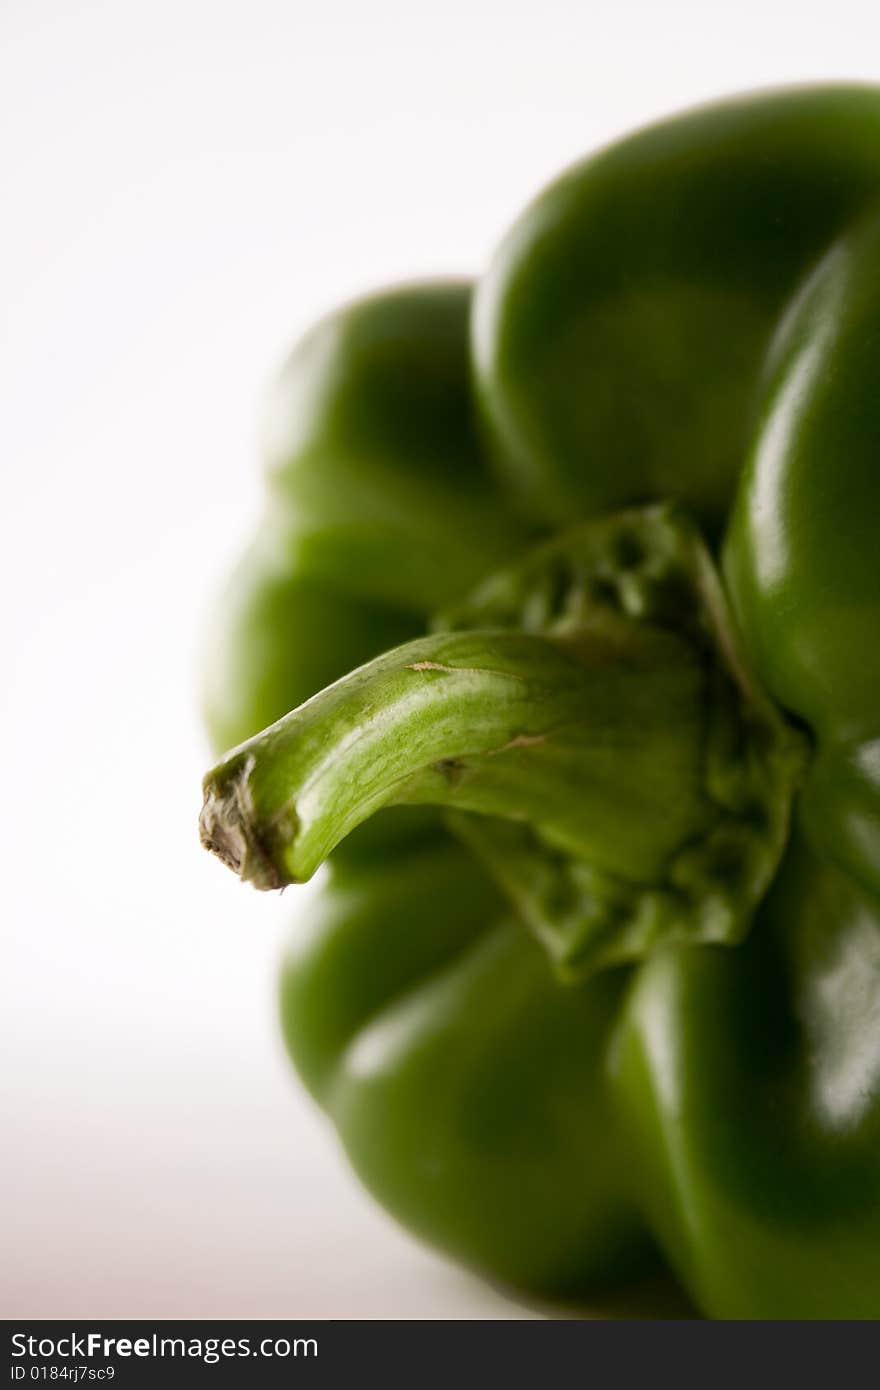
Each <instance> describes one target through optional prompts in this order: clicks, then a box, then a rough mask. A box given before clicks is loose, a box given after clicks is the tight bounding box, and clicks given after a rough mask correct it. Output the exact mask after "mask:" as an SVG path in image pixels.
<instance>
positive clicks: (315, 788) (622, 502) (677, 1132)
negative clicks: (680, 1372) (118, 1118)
mask: <svg viewBox="0 0 880 1390" xmlns="http://www.w3.org/2000/svg"><path fill="white" fill-rule="evenodd" d="M267 453H268V458H269V504H268V507H267V514H266V519H265V522H264V524H263V526H262V528H261V531H260V534H259V536H258V538H257V540H256V542H255V544H254V546H253V547H252V549H251V551H250V553H249V554H248V556H247V557H246V558H245V560H244V561H243V563H242V566H241V567H240V569H239V571H238V573H237V574H236V575H235V576H234V578H233V581H232V583H231V585H230V588H229V590H228V592H227V595H226V597H225V598H224V600H223V603H222V604H221V606H220V610H219V613H218V618H217V622H216V625H215V630H214V634H213V636H212V640H211V646H210V652H209V662H208V676H207V684H206V690H207V711H208V723H209V727H210V731H211V735H212V740H213V742H214V744H215V747H216V749H217V751H218V753H219V752H221V751H222V750H223V749H226V748H229V747H230V746H232V745H243V747H240V748H236V749H234V750H233V752H232V753H231V754H228V755H226V757H225V758H224V759H223V760H222V762H221V764H220V765H219V768H218V769H216V770H215V771H214V772H213V773H212V774H210V775H209V778H208V779H206V788H207V800H206V814H205V817H204V822H203V824H204V831H203V834H204V837H205V839H206V842H207V843H208V844H209V845H210V847H211V848H214V849H215V850H217V852H218V853H220V854H221V857H223V858H225V859H226V860H227V862H229V863H231V864H233V866H234V867H237V868H238V869H239V871H240V872H241V873H242V875H243V876H245V877H251V878H253V879H254V881H256V882H257V883H258V885H259V886H264V887H271V886H277V885H278V884H280V883H283V882H288V881H292V880H296V879H298V878H303V877H308V876H309V874H310V873H311V872H312V871H313V869H314V867H315V865H316V863H317V862H320V860H321V859H322V858H324V857H326V855H327V854H328V853H329V855H330V857H329V861H328V867H327V869H326V870H325V879H324V882H323V884H322V887H321V890H320V895H319V898H318V901H317V906H316V907H315V908H314V910H313V913H312V918H311V920H310V921H308V922H306V923H303V922H297V924H296V927H295V930H294V933H293V937H292V942H291V948H290V952H289V956H288V959H287V962H286V965H285V968H284V973H283V980H282V991H281V996H282V1019H283V1027H284V1035H285V1038H286V1041H287V1044H288V1047H289V1050H290V1053H291V1055H292V1057H293V1060H294V1062H295V1064H296V1066H297V1068H298V1070H299V1072H300V1074H301V1076H302V1078H303V1080H304V1081H305V1083H306V1085H307V1086H308V1088H309V1090H310V1091H311V1092H312V1094H313V1095H314V1096H315V1097H316V1099H317V1100H318V1102H319V1104H320V1105H321V1106H322V1107H323V1108H324V1109H325V1110H326V1111H327V1113H328V1114H329V1115H330V1117H331V1119H332V1120H333V1123H334V1124H335V1126H336V1127H337V1129H338V1131H339V1134H340V1137H341V1139H342V1142H343V1144H344V1145H345V1147H346V1150H347V1152H348V1154H349V1156H350V1158H351V1161H352V1163H353V1165H354V1167H355V1168H356V1170H357V1171H358V1173H359V1174H360V1176H361V1178H362V1179H363V1181H364V1182H365V1183H366V1185H367V1186H368V1187H369V1188H370V1189H371V1191H373V1192H374V1193H375V1194H376V1196H377V1197H378V1199H379V1200H380V1201H381V1202H382V1203H383V1204H384V1205H385V1206H386V1207H387V1208H388V1209H389V1210H390V1211H391V1212H393V1213H394V1214H395V1215H396V1216H397V1217H398V1218H399V1219H400V1220H401V1221H402V1222H404V1223H405V1224H406V1225H407V1226H408V1227H410V1228H411V1229H412V1230H414V1231H415V1232H417V1233H418V1234H419V1235H421V1236H422V1237H423V1238H425V1239H426V1240H428V1241H430V1242H432V1243H433V1244H435V1245H436V1246H438V1247H440V1248H441V1249H443V1250H445V1251H447V1252H449V1253H450V1254H451V1255H453V1256H454V1257H456V1258H458V1259H460V1260H462V1261H463V1262H465V1263H466V1264H468V1265H470V1266H472V1267H473V1268H476V1269H478V1270H480V1271H482V1272H483V1273H485V1274H486V1275H487V1276H488V1277H489V1278H491V1279H493V1280H494V1281H496V1282H499V1283H501V1284H504V1285H506V1286H510V1287H513V1288H516V1289H519V1290H522V1291H524V1292H526V1293H528V1294H530V1295H534V1296H541V1297H562V1298H566V1299H571V1298H584V1299H585V1300H587V1302H589V1300H590V1299H591V1298H593V1297H594V1296H595V1295H596V1293H597V1292H600V1291H602V1290H603V1289H606V1288H608V1287H610V1286H612V1285H614V1284H616V1283H619V1282H620V1281H625V1280H627V1279H629V1278H635V1277H637V1276H638V1275H640V1274H642V1273H643V1272H645V1271H646V1270H650V1269H651V1268H652V1267H653V1266H655V1265H656V1264H658V1263H663V1264H665V1265H666V1266H667V1267H669V1268H670V1269H671V1270H672V1271H673V1272H674V1273H675V1275H676V1276H677V1277H678V1279H679V1280H680V1281H681V1283H682V1284H683V1286H684V1288H685V1289H686V1290H687V1292H688V1294H689V1295H690V1297H691V1298H692V1299H693V1300H694V1303H695V1304H696V1306H697V1307H698V1308H699V1309H700V1310H701V1311H703V1312H704V1313H706V1314H707V1315H709V1316H713V1317H720V1318H875V1317H878V1316H880V544H878V540H880V89H874V88H864V87H828V88H814V89H804V90H794V91H783V92H779V93H771V94H758V95H756V96H752V97H748V98H740V99H736V100H733V101H728V102H724V103H720V104H718V105H716V106H714V107H709V108H705V109H702V110H698V111H695V112H691V113H686V114H685V115H684V116H680V117H676V118H673V119H672V120H669V121H667V122H664V123H661V124H659V125H657V126H654V127H652V128H650V129H649V130H646V131H644V132H640V133H638V134H636V135H635V136H632V137H630V138H628V139H626V140H624V141H622V142H621V143H619V144H616V145H612V146H611V147H610V148H609V149H607V150H605V151H603V152H601V153H600V154H598V155H596V156H594V157H593V158H591V159H589V160H587V161H586V162H584V163H583V164H582V165H579V166H578V167H576V168H575V169H573V170H571V171H570V172H569V173H567V174H566V175H564V176H563V178H562V179H560V180H559V181H558V182H557V183H556V184H554V185H553V186H551V187H550V188H549V189H548V190H547V191H546V192H545V193H543V194H541V195H540V196H539V197H538V198H537V199H536V201H535V202H534V203H533V204H532V205H531V206H530V207H529V208H528V209H527V210H526V212H525V213H524V214H523V216H522V218H521V219H520V220H519V221H518V222H517V223H516V224H515V226H514V227H513V229H512V231H511V232H510V233H509V234H508V236H507V238H506V239H505V240H504V241H503V243H502V245H501V247H500V249H499V251H498V253H497V255H496V257H495V259H494V261H493V263H492V264H491V266H490V268H489V270H488V272H487V273H486V275H485V276H484V277H483V278H482V279H481V280H480V281H479V282H478V283H477V284H476V286H475V287H473V288H472V287H471V286H468V285H465V284H461V283H454V282H437V283H435V284H429V285H423V286H412V287H405V288H402V289H397V290H390V291H387V292H384V293H382V294H380V295H377V296H375V297H373V298H371V299H368V300H364V301H362V302H360V303H357V304H354V305H352V306H349V307H347V308H344V309H343V310H341V311H340V312H338V313H337V314H335V315H333V316H331V317H330V318H329V319H327V320H326V321H325V322H324V323H322V324H321V325H319V326H318V327H317V328H316V329H315V330H313V332H312V333H311V334H310V335H308V336H307V338H306V339H305V340H304V341H303V343H302V344H301V345H300V347H299V348H298V349H297V351H296V352H295V353H294V355H293V357H292V358H291V359H290V361H289V363H288V365H287V367H286V368H285V370H284V372H283V373H282V376H281V379H280V381H279V383H278V385H277V387H276V391H275V394H274V397H273V400H272V402H271V404H270V424H269V427H268V430H267ZM670 504H671V505H670ZM698 532H699V533H701V534H702V537H703V538H704V540H705V541H706V543H707V546H708V551H709V552H711V554H712V555H713V556H714V560H715V562H716V564H717V572H715V571H713V564H712V562H711V561H709V560H708V559H707V558H706V557H705V556H704V554H703V552H702V549H701V547H700V544H699V542H698V540H696V539H695V536H696V535H697V533H698ZM719 576H720V577H719ZM683 595H684V597H683ZM707 614H710V617H711V620H710V618H707V616H706V615H707ZM438 615H441V616H440V619H439V621H438ZM429 631H433V634H434V635H433V636H428V637H425V636H423V634H425V633H426V632H429ZM400 644H404V645H403V646H401V645H400ZM388 652H390V655H388V656H382V655H381V654H382V653H388ZM365 662H366V663H369V664H368V665H366V666H363V667H362V670H361V671H358V672H356V673H355V675H354V676H350V677H348V676H346V673H347V672H349V671H351V670H352V669H353V668H355V667H358V666H360V665H361V663H365ZM343 676H346V679H345V680H343V681H340V684H339V685H337V686H334V687H333V689H332V690H330V691H325V692H324V694H321V695H318V696H317V698H316V699H314V700H312V701H311V703H310V704H309V705H306V706H305V707H304V708H302V709H297V708H296V707H297V706H300V705H302V702H303V701H304V700H308V699H310V697H312V696H315V695H316V692H318V691H321V690H323V689H324V687H326V686H328V685H329V684H330V683H331V682H334V681H337V680H339V678H341V677H343ZM582 703H583V704H584V705H585V707H588V712H587V714H586V715H585V717H584V720H583V722H580V721H579V719H578V718H577V715H576V711H577V710H579V709H580V707H581V704H582ZM423 706H424V708H423ZM290 711H293V713H291V714H289V712H290ZM377 711H378V713H377ZM573 711H574V712H575V713H573ZM274 721H280V722H279V723H274ZM267 725H272V726H273V727H272V728H270V729H269V730H268V732H267V733H266V734H262V735H260V734H259V731H260V730H263V729H264V728H265V727H266V726H267ZM585 730H586V732H585ZM664 730H668V731H669V733H668V736H667V734H666V733H664V732H663V731H664ZM469 739H470V742H469V741H468V740H469ZM327 750H329V753H328V751H327ZM713 750H714V751H713ZM707 769H708V771H707ZM744 769H745V770H744ZM391 805H393V806H394V809H387V808H388V807H389V806H391ZM383 808H385V809H383ZM373 813H375V814H373ZM581 822H583V834H582V835H581ZM349 831H351V832H352V833H350V834H349V833H348V832H349ZM340 841H341V842H340ZM337 842H340V843H339V844H338V848H336V844H337ZM331 851H332V852H331ZM530 929H531V930H530Z"/></svg>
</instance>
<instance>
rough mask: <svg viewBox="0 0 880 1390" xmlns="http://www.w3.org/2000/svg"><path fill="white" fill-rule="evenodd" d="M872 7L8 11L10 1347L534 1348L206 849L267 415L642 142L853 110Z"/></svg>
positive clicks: (260, 910)
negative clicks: (672, 132) (173, 1340)
mask: <svg viewBox="0 0 880 1390" xmlns="http://www.w3.org/2000/svg"><path fill="white" fill-rule="evenodd" d="M874 9H875V7H874V5H873V4H870V3H865V4H859V3H853V0H836V3H835V4H834V5H833V6H828V5H827V4H822V5H818V4H813V5H810V4H807V3H804V2H803V0H801V3H779V0H762V3H754V2H753V0H736V2H735V3H734V0H731V2H730V3H728V4H725V5H718V4H710V3H706V0H703V2H702V3H694V4H684V3H680V0H665V3H662V4H661V3H656V0H648V2H647V3H636V0H615V2H614V3H611V2H610V0H609V3H608V4H607V5H588V4H579V3H576V0H540V3H538V2H537V0H535V3H529V4H522V3H516V0H507V2H506V3H489V0H482V2H481V0H467V3H459V0H446V2H445V3H444V4H442V5H439V4H434V5H432V4H419V3H417V2H416V0H408V3H403V2H401V3H392V0H347V2H346V0H322V3H317V0H308V3H302V0H287V3H281V0H250V3H244V2H243V0H235V3H229V2H228V0H117V2H116V3H112V4H111V3H109V0H99V2H96V3H83V2H82V0H2V4H0V45H2V51H0V142H2V164H0V168H2V180H3V183H2V214H0V305H2V310H0V320H2V322H0V333H2V341H0V392H2V396H3V404H2V411H0V457H2V467H3V475H2V476H3V505H2V516H0V567H2V574H0V594H2V627H3V631H2V646H0V651H2V653H3V656H2V681H0V701H2V723H0V729H2V737H3V752H2V783H0V786H2V796H0V806H2V810H0V816H2V820H3V825H2V829H0V845H2V848H3V861H2V862H3V882H2V888H0V912H2V917H3V924H4V945H3V959H2V983H0V994H2V999H0V1017H2V1028H3V1030H4V1032H5V1034H6V1035H7V1036H6V1038H5V1046H4V1052H5V1055H6V1064H5V1066H4V1075H3V1079H2V1092H3V1102H4V1109H5V1111H6V1114H5V1116H4V1129H5V1136H6V1137H5V1139H4V1143H3V1152H2V1165H3V1171H2V1176H0V1200H2V1203H3V1208H4V1210H3V1211H2V1212H0V1223H2V1229H3V1232H4V1238H3V1246H4V1257H3V1271H2V1283H0V1314H2V1315H3V1316H6V1317H11V1316H13V1315H30V1316H42V1317H52V1316H58V1317H74V1316H79V1317H82V1316H85V1315H88V1316H90V1317H92V1318H94V1317H104V1318H110V1317H122V1316H140V1317H157V1316H170V1317H186V1316H199V1315H205V1316H212V1317H236V1316H238V1317H245V1318H252V1317H258V1316H264V1317H296V1316H301V1317H312V1316H318V1317H429V1318H431V1317H438V1318H439V1317H450V1318H462V1317H524V1316H530V1315H531V1314H529V1313H527V1312H526V1311H524V1310H523V1309H521V1308H519V1307H517V1306H516V1305H515V1304H513V1303H509V1302H507V1301H506V1300H504V1299H502V1298H501V1297H500V1296H499V1295H496V1294H494V1293H493V1292H491V1291H488V1290H486V1289H484V1288H482V1287H481V1286H480V1285H479V1284H478V1283H477V1282H476V1281H474V1280H472V1279H470V1278H468V1277H467V1276H465V1275H462V1274H460V1273H458V1272H457V1271H455V1270H453V1269H452V1268H451V1267H449V1266H447V1265H446V1264H445V1263H444V1262H442V1261H441V1260H439V1259H438V1258H436V1257H434V1256H433V1255H431V1254H429V1253H426V1252H424V1251H423V1250H421V1249H420V1248H418V1247H417V1246H416V1245H415V1244H414V1243H413V1242H412V1241H411V1240H410V1239H409V1238H408V1237H407V1236H405V1235H403V1234H401V1233H400V1232H398V1231H397V1230H396V1229H395V1228H394V1227H392V1225H391V1224H390V1223H389V1222H388V1221H387V1220H386V1218H385V1217H384V1216H383V1215H382V1214H381V1213H380V1212H378V1211H377V1210H376V1209H375V1208H374V1207H373V1205H372V1204H371V1203H370V1201H369V1200H368V1199H367V1198H366V1197H365V1196H364V1195H363V1194H362V1193H361V1192H360V1190H359V1189H358V1188H357V1187H356V1185H355V1182H354V1180H353V1179H352V1178H351V1176H350V1175H349V1173H348V1172H347V1170H346V1169H345V1166H344V1163H343V1161H342V1159H341V1158H340V1156H339V1154H338V1152H337V1148H336V1145H335V1143H334V1141H333V1138H332V1135H331V1134H330V1133H329V1131H328V1129H327V1128H325V1125H324V1123H323V1122H322V1121H321V1120H320V1119H319V1117H318V1115H317V1114H316V1113H315V1112H314V1111H313V1109H312V1108H311V1106H310V1105H309V1103H308V1102H307V1101H306V1100H305V1099H304V1098H303V1096H302V1094H301V1093H300V1091H299V1090H298V1088H297V1086H296V1083H295V1082H294V1081H293V1079H292V1077H291V1075H290V1073H289V1071H288V1068H287V1066H286V1063H285V1061H284V1059H283V1057H282V1055H281V1050H280V1044H279V1040H278V1036H277V1026H276V1022H275V1013H274V987H275V971H276V963H277V958H278V955H279V951H280V947H281V941H282V937H283V934H284V931H285V929H286V928H287V925H288V923H289V919H290V918H291V913H292V910H293V911H295V910H297V909H299V908H301V907H302V904H303V902H304V900H305V898H306V896H307V893H308V890H307V889H306V890H302V891H301V895H300V897H299V898H298V899H297V900H296V903H293V902H292V899H293V897H294V895H293V894H292V893H289V894H287V895H285V898H284V902H283V904H282V902H281V901H280V899H277V898H275V897H269V896H259V897H258V896H257V895H256V894H254V893H253V892H251V891H250V890H249V889H247V888H243V887H242V886H240V885H237V884H236V883H235V881H234V880H233V879H232V877H231V876H230V875H229V873H228V872H227V871H226V870H224V869H223V868H222V867H221V866H220V865H219V863H217V862H215V861H212V860H210V859H209V858H208V856H207V855H205V854H204V853H203V852H202V851H201V850H200V848H199V846H198V842H197V836H196V828H195V827H196V817H197V812H198V808H199V802H200V794H199V782H200V777H201V773H202V771H203V769H204V765H205V763H206V760H207V752H206V748H205V746H204V743H203V739H202V735H201V732H200V729H199V723H198V712H197V708H196V696H195V688H196V678H195V672H196V667H197V647H198V643H197V634H198V631H199V626H200V623H201V621H202V618H203V615H204V612H205V610H206V607H207V605H208V603H209V600H210V595H211V593H212V591H213V590H214V588H215V586H216V584H217V581H218V578H219V577H220V576H221V574H222V573H223V572H224V571H225V570H226V568H227V567H228V565H229V563H230V561H231V559H232V557H233V556H234V554H235V552H236V551H237V549H238V548H239V546H240V545H241V543H242V541H243V539H244V538H245V536H246V535H247V533H248V530H249V528H250V526H251V524H252V523H253V520H254V517H255V514H256V510H257V505H258V498H259V469H258V466H257V460H256V456H255V445H254V440H255V434H256V429H255V421H256V416H257V410H258V404H259V397H260V391H261V388H262V386H263V384H264V382H265V380H266V378H267V376H268V375H269V374H270V372H271V371H272V370H273V369H274V368H275V366H276V365H277V362H278V360H279V358H280V356H281V355H282V354H283V353H284V351H285V350H286V348H287V347H288V346H289V344H290V342H291V340H292V339H293V338H294V337H295V336H296V335H297V334H298V332H299V331H300V330H301V329H302V328H304V327H305V326H306V325H307V324H308V323H309V321H310V320H311V319H312V318H313V317H314V316H315V315H316V314H318V313H320V312H321V311H323V310H324V309H326V308H328V307H330V306H332V305H333V304H334V303H335V302H336V301H338V300H340V299H343V298H346V297H348V296H350V295H351V294H353V293H356V292H359V291H361V290H363V289H365V288H368V287H371V286H373V285H375V284H377V283H381V282H383V281H387V280H394V279H399V278H406V277H410V276H413V275H419V274H422V273H428V274H433V273H436V272H444V271H453V272H455V271H479V269H480V267H481V266H483V265H484V264H485V261H486V258H487V256H488V254H489V253H490V250H491V247H492V245H493V242H494V241H495V240H496V238H497V237H498V236H499V234H500V233H501V232H502V230H503V229H504V227H505V226H506V224H507V223H508V222H509V221H510V219H511V218H512V217H513V216H514V215H515V213H516V211H517V210H518V208H519V207H520V206H521V204H522V203H523V202H524V201H525V200H526V199H527V198H529V197H530V196H531V194H532V193H533V192H534V191H535V190H536V189H537V188H538V187H539V186H540V185H541V184H542V183H544V182H545V181H546V180H547V179H548V178H549V177H550V176H552V175H553V174H554V173H555V172H556V171H557V170H558V169H559V168H560V167H561V166H562V165H564V164H565V163H566V162H568V161H569V160H571V159H572V158H574V157H576V156H578V155H580V154H581V153H583V152H584V151H586V150H587V149H589V148H590V147H591V146H592V145H594V144H596V143H598V142H602V141H605V140H606V139H608V138H610V137H611V136H613V135H615V134H617V133H619V132H622V131H623V130H625V129H626V128H628V127H630V126H632V125H633V124H637V123H639V122H641V121H643V120H645V119H647V118H650V117H653V116H656V115H658V114H662V113H664V112H665V111H666V110H672V109H674V108H676V107H679V106H682V105H687V104H689V103H691V102H694V101H697V100H702V99H704V98H709V97H714V96H717V95H720V94H722V93H724V92H726V91H728V90H735V89H737V88H741V87H748V86H755V85H765V84H772V83H778V82H783V81H793V80H804V79H811V78H817V79H822V78H833V77H864V78H874V79H878V80H880V57H878V52H880V48H878V39H880V20H878V19H876V18H874Z"/></svg>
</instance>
